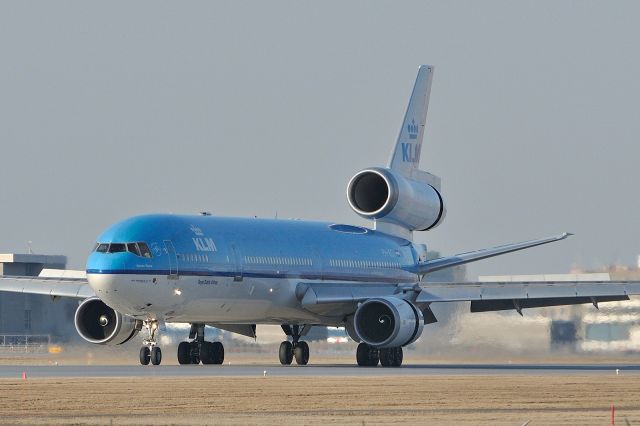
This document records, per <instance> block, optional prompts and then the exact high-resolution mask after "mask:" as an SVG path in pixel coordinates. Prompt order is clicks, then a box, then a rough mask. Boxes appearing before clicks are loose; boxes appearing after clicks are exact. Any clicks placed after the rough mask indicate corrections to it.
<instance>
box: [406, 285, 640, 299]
mask: <svg viewBox="0 0 640 426" xmlns="http://www.w3.org/2000/svg"><path fill="white" fill-rule="evenodd" d="M420 288H421V289H422V291H421V292H420V294H418V297H417V299H416V302H418V303H430V302H455V301H474V300H514V299H517V300H521V299H522V300H524V299H544V298H564V299H571V298H580V297H582V298H587V299H588V300H589V302H590V298H592V297H608V296H630V295H637V294H640V281H592V282H588V281H542V282H527V281H522V282H516V281H509V282H469V283H438V284H423V285H421V286H420ZM581 303H585V302H581Z"/></svg>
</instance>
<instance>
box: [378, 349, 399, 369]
mask: <svg viewBox="0 0 640 426" xmlns="http://www.w3.org/2000/svg"><path fill="white" fill-rule="evenodd" d="M394 350H395V348H382V349H380V365H382V366H383V367H392V366H393V363H394V359H395V351H394Z"/></svg>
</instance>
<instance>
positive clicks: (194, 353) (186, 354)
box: [178, 323, 224, 365]
mask: <svg viewBox="0 0 640 426" xmlns="http://www.w3.org/2000/svg"><path fill="white" fill-rule="evenodd" d="M189 338H190V339H193V341H191V342H180V344H179V345H178V363H179V364H181V365H185V364H200V363H201V362H202V363H203V364H222V363H223V362H224V346H223V345H222V343H220V342H207V341H205V340H204V324H198V323H194V324H191V330H190V331H189Z"/></svg>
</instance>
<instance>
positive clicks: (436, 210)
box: [347, 167, 447, 231]
mask: <svg viewBox="0 0 640 426" xmlns="http://www.w3.org/2000/svg"><path fill="white" fill-rule="evenodd" d="M422 173H423V174H424V175H425V176H422V179H421V180H414V179H411V178H407V177H405V176H403V175H402V174H400V173H398V172H396V171H394V170H391V169H385V168H378V167H372V168H369V169H365V170H362V171H360V172H358V173H356V175H355V176H354V177H352V178H351V180H350V181H349V185H348V187H347V199H348V201H349V205H350V206H351V208H352V209H353V211H355V212H356V213H357V214H358V215H360V216H361V217H363V218H365V219H372V220H375V221H376V222H379V223H380V222H381V223H390V224H393V225H397V226H400V227H401V228H404V229H406V230H408V231H428V230H429V229H433V228H435V227H436V226H438V225H439V224H440V223H442V221H443V220H444V217H445V216H446V213H447V210H446V207H445V204H444V200H443V199H442V196H441V195H440V192H439V191H438V190H437V189H436V187H438V186H439V185H437V183H436V179H437V178H435V176H433V182H432V184H430V183H427V182H426V181H427V180H428V179H427V177H426V175H428V174H427V173H424V172H422ZM428 176H431V175H428Z"/></svg>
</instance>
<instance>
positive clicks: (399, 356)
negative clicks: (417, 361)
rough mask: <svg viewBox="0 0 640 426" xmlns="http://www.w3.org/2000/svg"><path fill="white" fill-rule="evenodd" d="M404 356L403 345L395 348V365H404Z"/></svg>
mask: <svg viewBox="0 0 640 426" xmlns="http://www.w3.org/2000/svg"><path fill="white" fill-rule="evenodd" d="M403 358H404V355H403V353H402V348H401V347H397V348H395V357H394V363H393V366H394V367H400V366H401V365H402V360H403Z"/></svg>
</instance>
